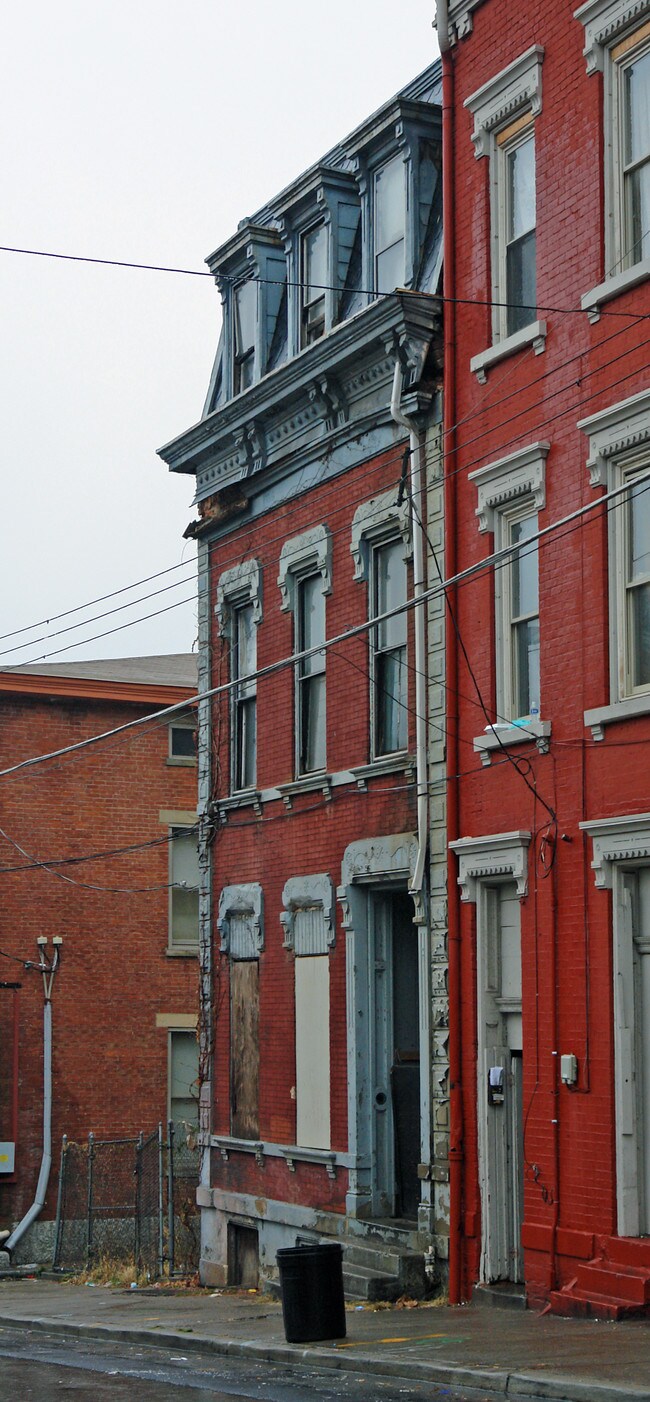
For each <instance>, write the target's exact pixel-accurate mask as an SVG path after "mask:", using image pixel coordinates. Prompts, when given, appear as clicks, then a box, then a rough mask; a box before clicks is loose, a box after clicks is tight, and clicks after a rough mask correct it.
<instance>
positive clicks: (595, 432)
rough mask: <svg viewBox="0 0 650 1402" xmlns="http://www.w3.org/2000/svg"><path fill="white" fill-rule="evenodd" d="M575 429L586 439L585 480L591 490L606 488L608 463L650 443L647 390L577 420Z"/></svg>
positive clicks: (649, 393) (649, 409)
mask: <svg viewBox="0 0 650 1402" xmlns="http://www.w3.org/2000/svg"><path fill="white" fill-rule="evenodd" d="M578 428H580V429H582V432H583V433H585V434H586V435H587V437H588V439H589V457H588V458H587V467H588V469H589V481H590V483H591V486H592V487H605V486H607V478H608V464H609V462H610V461H611V460H612V459H615V458H619V457H622V456H623V454H625V453H630V452H633V451H634V449H635V448H641V447H643V446H644V445H645V444H647V443H650V390H642V392H641V393H640V394H634V395H632V397H631V399H624V400H622V401H621V403H620V404H613V405H611V407H610V408H609V409H603V410H601V412H600V413H598V414H591V415H590V417H589V418H588V419H581V420H580V422H579V423H578Z"/></svg>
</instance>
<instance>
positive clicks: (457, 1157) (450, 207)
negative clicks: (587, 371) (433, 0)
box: [436, 0, 463, 1305]
mask: <svg viewBox="0 0 650 1402" xmlns="http://www.w3.org/2000/svg"><path fill="white" fill-rule="evenodd" d="M436 27H437V30H438V41H439V44H440V55H441V59H442V207H443V246H444V281H443V296H444V405H443V440H442V441H443V475H444V484H445V574H446V576H447V578H448V579H449V578H453V576H454V575H455V574H456V569H457V549H456V475H455V473H454V472H453V471H452V470H451V466H450V467H449V469H448V468H447V464H448V463H449V464H453V463H454V460H455V453H456V318H455V301H454V299H455V296H456V270H455V259H454V253H455V249H454V219H455V204H454V179H453V171H454V65H453V58H452V53H451V37H450V33H449V4H448V0H438V3H437V8H436ZM456 592H457V591H456V589H455V588H454V587H453V586H452V589H451V591H450V590H447V593H446V599H447V621H446V630H445V652H446V659H447V664H446V665H447V776H448V777H447V842H448V843H451V842H454V841H455V840H456V839H457V838H458V837H459V836H460V817H459V789H458V778H457V777H456V776H457V774H458V767H459V766H458V640H457V637H456V633H455V629H454V617H455V601H456ZM449 853H450V854H449V864H448V876H447V888H448V890H447V896H448V962H449V971H448V994H449V1301H450V1304H452V1305H459V1304H460V1303H461V1302H462V1298H463V1284H462V1233H461V1224H462V1195H463V1101H462V1061H461V1032H460V1012H461V1002H460V993H461V960H460V907H459V892H458V883H457V880H456V876H457V872H456V864H455V858H454V856H453V855H452V853H451V850H450V849H449Z"/></svg>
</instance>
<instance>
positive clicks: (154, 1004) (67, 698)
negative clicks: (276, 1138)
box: [0, 673, 198, 1259]
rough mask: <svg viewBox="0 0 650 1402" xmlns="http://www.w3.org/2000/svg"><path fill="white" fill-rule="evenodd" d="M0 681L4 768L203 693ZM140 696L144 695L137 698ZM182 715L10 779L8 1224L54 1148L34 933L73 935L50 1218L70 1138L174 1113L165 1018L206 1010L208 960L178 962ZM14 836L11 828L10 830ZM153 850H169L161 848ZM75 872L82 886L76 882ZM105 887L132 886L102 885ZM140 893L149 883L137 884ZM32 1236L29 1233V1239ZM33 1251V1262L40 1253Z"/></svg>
mask: <svg viewBox="0 0 650 1402" xmlns="http://www.w3.org/2000/svg"><path fill="white" fill-rule="evenodd" d="M112 692H113V695H111V688H110V687H107V686H106V685H103V686H102V685H100V686H93V685H92V684H90V685H89V684H88V683H85V682H84V683H79V682H78V681H77V682H75V681H69V680H67V681H63V682H62V681H61V680H60V679H59V678H44V677H34V676H33V675H31V676H25V674H23V675H21V676H20V677H19V678H18V679H17V680H16V679H13V678H12V677H11V676H10V674H8V673H3V674H1V676H0V768H1V769H4V768H6V767H8V766H10V765H13V764H17V763H19V762H20V761H21V760H23V759H26V758H28V757H30V756H32V755H40V754H45V753H48V752H50V751H52V750H56V749H59V748H62V747H65V746H67V745H71V744H74V743H76V742H77V741H79V740H82V739H84V738H86V737H89V736H92V735H96V734H98V733H100V732H102V731H106V730H111V729H113V728H114V727H117V726H120V725H122V724H124V723H126V722H129V721H132V720H133V719H135V718H136V717H140V716H145V715H147V714H149V713H151V712H152V711H154V710H158V709H159V708H160V707H162V706H165V705H168V704H172V703H173V702H176V701H178V700H182V699H183V697H184V696H186V695H190V694H192V692H191V691H190V690H188V689H185V688H181V687H177V686H166V687H164V686H153V685H149V686H146V685H145V686H143V685H137V686H136V685H133V686H129V685H126V684H121V685H119V686H116V687H113V688H112ZM129 692H130V693H131V695H132V696H133V698H134V699H133V700H131V699H130V696H129ZM168 744H169V741H168V724H167V722H165V721H163V722H162V723H161V722H158V723H153V724H152V725H150V726H143V727H142V728H136V729H135V730H133V731H127V732H125V733H124V734H122V735H118V736H116V737H115V738H114V739H111V740H108V741H103V742H101V743H99V744H96V745H93V746H91V747H89V748H87V749H83V750H81V751H79V752H77V753H72V754H68V755H64V756H62V757H61V758H59V759H56V760H51V761H47V762H45V763H43V764H39V765H37V766H35V767H33V768H27V769H23V770H19V771H18V772H17V773H15V774H11V775H6V776H5V777H4V778H2V779H0V786H1V798H0V801H1V808H2V819H1V822H2V827H3V830H4V831H3V834H2V835H0V866H1V867H2V868H3V869H4V871H5V874H4V875H2V876H1V877H0V879H1V881H2V916H1V927H0V928H1V933H0V949H2V951H3V954H5V955H8V956H11V958H2V961H1V962H2V971H1V976H2V978H3V979H4V980H6V981H12V982H13V981H17V982H19V983H20V985H21V988H20V992H19V1000H20V1003H19V1024H18V1025H19V1038H18V1087H17V1106H18V1123H17V1143H16V1171H15V1174H14V1175H12V1176H10V1177H4V1176H0V1223H1V1225H2V1227H3V1228H9V1227H11V1226H12V1224H15V1223H16V1222H17V1221H18V1220H20V1218H21V1217H22V1216H23V1214H24V1213H25V1212H26V1210H27V1208H28V1207H29V1206H30V1204H31V1203H32V1201H33V1198H34V1193H35V1188H36V1181H37V1178H38V1172H39V1168H40V1162H41V1153H42V1107H43V997H44V995H43V984H42V978H41V975H40V974H39V973H37V972H35V971H34V970H26V969H24V968H21V966H20V964H19V963H18V962H14V961H15V960H23V959H32V960H35V959H36V958H37V947H36V943H35V941H36V938H37V936H39V935H45V936H47V938H48V940H49V945H48V952H49V953H50V954H51V953H52V950H53V946H52V942H51V941H52V937H53V936H61V937H62V938H63V946H62V958H61V964H60V968H59V970H58V972H57V974H56V976H55V980H54V986H53V994H52V1007H53V1118H52V1145H53V1160H52V1172H51V1175H50V1183H49V1189H48V1195H47V1202H46V1205H45V1208H44V1211H43V1213H42V1218H41V1220H42V1221H47V1220H48V1219H51V1218H52V1217H53V1216H54V1211H55V1206H56V1191H57V1182H58V1163H59V1153H60V1146H61V1138H62V1135H63V1134H64V1133H65V1134H67V1135H68V1136H69V1138H71V1139H73V1140H78V1139H84V1138H86V1137H87V1135H88V1133H89V1131H93V1132H94V1134H95V1136H96V1137H97V1138H118V1137H120V1136H134V1135H137V1134H138V1132H139V1131H140V1130H141V1129H143V1130H144V1131H145V1132H150V1130H151V1129H153V1128H154V1127H155V1126H156V1125H157V1124H158V1122H159V1121H160V1120H162V1121H163V1122H165V1120H166V1118H167V1113H168V1112H167V1076H168V1070H167V1059H168V1048H167V1032H166V1030H165V1029H164V1027H159V1026H157V1025H156V1017H157V1015H158V1014H160V1013H167V1014H169V1013H181V1014H184V1015H185V1016H188V1015H190V1016H191V1015H192V1014H194V1015H196V1013H197V1008H198V973H197V959H196V957H192V956H186V957H176V956H175V957H169V956H168V955H167V952H166V951H167V946H168V901H169V891H168V889H167V888H168V883H169V880H170V876H169V853H168V843H167V841H162V842H161V841H160V839H161V838H165V837H166V835H167V831H168V829H167V827H166V826H165V825H161V822H160V813H161V811H163V810H174V811H182V812H185V813H190V812H192V813H194V812H195V811H196V766H195V765H191V764H190V765H187V766H186V765H180V766H178V765H177V764H170V763H168ZM5 834H6V836H5ZM10 839H13V840H14V842H15V843H18V844H19V845H20V846H21V847H23V848H24V849H25V851H26V852H27V853H29V854H30V855H31V856H33V857H37V858H38V859H39V860H41V861H45V860H47V859H48V858H49V859H55V858H60V857H69V856H72V857H76V856H78V857H84V856H86V855H88V854H90V853H91V852H99V853H102V852H105V851H107V850H111V849H114V848H120V847H125V846H129V845H131V844H134V845H138V844H142V846H141V847H140V849H139V850H136V851H134V852H133V853H131V854H126V855H123V856H119V857H115V858H113V859H107V858H104V859H100V860H97V861H93V862H82V863H80V864H79V865H76V866H62V867H60V868H54V869H53V870H54V871H57V870H58V871H60V873H61V875H62V876H65V877H66V878H70V879H65V880H63V879H58V878H57V876H56V875H53V874H52V873H51V872H47V871H45V870H42V869H38V868H35V867H34V866H33V865H32V866H31V868H30V869H28V870H22V871H21V870H18V871H8V870H7V868H15V867H21V866H22V867H24V866H25V865H26V861H25V858H24V857H23V856H21V854H20V852H18V851H17V850H16V847H15V846H14V845H13V844H12V842H11V841H10ZM146 844H155V845H149V846H147V845H146ZM71 881H72V883H73V884H70V882H71ZM83 883H88V884H90V885H94V886H98V887H109V888H111V887H118V888H125V889H124V891H119V892H115V893H113V892H112V891H110V890H109V891H102V890H89V889H86V888H85V886H84V884H83ZM138 888H145V889H143V890H139V889H138ZM12 1003H13V994H12V992H11V991H10V990H7V989H3V988H1V987H0V1114H1V1115H2V1120H1V1124H2V1129H1V1130H0V1139H11V1138H12V1137H13V1134H12V1124H11V1096H12V1090H13V1084H12V1082H13V1072H12V1055H11V1051H12V1043H11V1016H12ZM28 1240H29V1238H28V1237H27V1238H25V1241H26V1242H28ZM30 1259H33V1257H30Z"/></svg>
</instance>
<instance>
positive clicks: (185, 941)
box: [169, 827, 199, 951]
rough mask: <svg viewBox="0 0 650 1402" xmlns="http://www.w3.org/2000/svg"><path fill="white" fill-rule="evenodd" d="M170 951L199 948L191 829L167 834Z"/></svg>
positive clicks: (195, 842) (194, 847) (194, 843)
mask: <svg viewBox="0 0 650 1402" xmlns="http://www.w3.org/2000/svg"><path fill="white" fill-rule="evenodd" d="M169 868H170V872H169V874H170V883H171V884H170V892H169V948H170V950H172V951H177V950H181V951H184V950H187V951H192V950H193V951H196V950H197V949H198V944H199V856H198V838H197V833H196V830H195V829H194V828H185V827H172V828H171V829H170V834H169Z"/></svg>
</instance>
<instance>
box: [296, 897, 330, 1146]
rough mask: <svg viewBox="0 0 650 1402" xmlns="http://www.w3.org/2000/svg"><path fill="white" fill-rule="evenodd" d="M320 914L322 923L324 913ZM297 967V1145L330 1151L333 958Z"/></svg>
mask: <svg viewBox="0 0 650 1402" xmlns="http://www.w3.org/2000/svg"><path fill="white" fill-rule="evenodd" d="M301 913H302V912H301ZM304 914H307V912H304ZM319 914H320V915H321V920H322V912H319ZM295 968H296V1143H297V1144H301V1145H302V1146H303V1147H305V1148H310V1149H329V1148H330V1145H331V1139H330V968H329V958H328V956H327V954H315V955H307V956H303V957H301V958H299V959H296V965H295Z"/></svg>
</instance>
